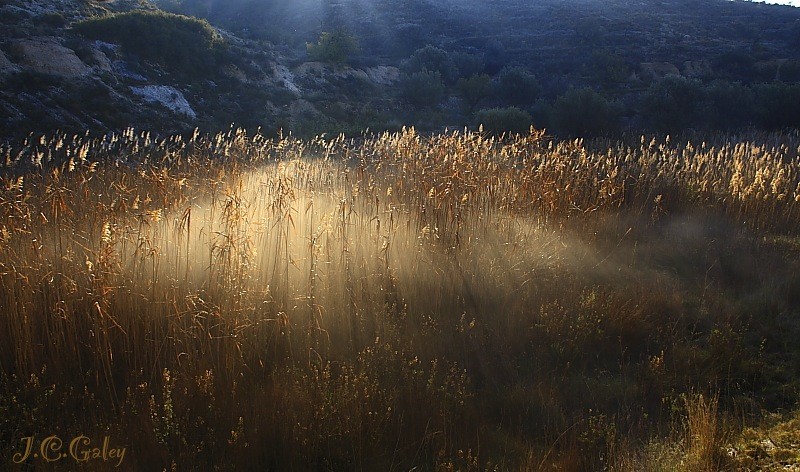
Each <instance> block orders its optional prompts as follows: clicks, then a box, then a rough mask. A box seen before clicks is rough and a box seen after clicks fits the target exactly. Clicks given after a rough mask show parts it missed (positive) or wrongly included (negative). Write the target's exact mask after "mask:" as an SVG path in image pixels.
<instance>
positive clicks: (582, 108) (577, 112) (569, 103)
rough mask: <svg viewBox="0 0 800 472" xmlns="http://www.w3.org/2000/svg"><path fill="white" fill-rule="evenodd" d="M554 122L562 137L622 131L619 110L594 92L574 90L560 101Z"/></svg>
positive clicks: (555, 107)
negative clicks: (565, 135)
mask: <svg viewBox="0 0 800 472" xmlns="http://www.w3.org/2000/svg"><path fill="white" fill-rule="evenodd" d="M550 118H551V122H552V125H553V127H554V128H555V129H556V131H558V132H560V133H563V134H568V135H581V136H596V135H599V134H602V133H605V132H609V131H613V130H615V129H616V128H617V127H618V124H619V123H618V122H619V110H618V107H617V106H616V104H615V103H612V102H609V101H608V100H606V99H605V97H603V96H602V95H600V94H599V93H597V92H595V91H594V90H592V89H590V88H582V89H571V90H569V91H568V92H567V93H565V94H564V95H562V96H560V97H558V99H556V102H555V103H554V104H553V109H552V111H551V116H550Z"/></svg>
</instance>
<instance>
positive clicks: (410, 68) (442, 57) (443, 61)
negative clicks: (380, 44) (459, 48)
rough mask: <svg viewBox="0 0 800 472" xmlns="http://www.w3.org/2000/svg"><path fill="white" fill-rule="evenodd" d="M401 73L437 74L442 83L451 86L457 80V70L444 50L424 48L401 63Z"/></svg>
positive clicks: (433, 47) (430, 47)
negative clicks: (429, 72)
mask: <svg viewBox="0 0 800 472" xmlns="http://www.w3.org/2000/svg"><path fill="white" fill-rule="evenodd" d="M401 68H402V70H403V72H405V73H407V74H414V73H417V72H422V71H426V70H427V71H431V72H438V73H439V75H440V76H441V78H442V80H443V81H444V83H446V84H448V85H452V84H454V83H455V81H456V80H457V79H458V68H457V67H456V64H455V62H453V60H452V58H451V57H450V55H449V54H448V53H447V51H445V50H444V49H440V48H437V47H435V46H430V45H428V46H425V47H424V48H422V49H418V50H417V51H416V52H414V54H412V55H411V57H410V58H408V59H406V60H405V61H403V64H402V66H401Z"/></svg>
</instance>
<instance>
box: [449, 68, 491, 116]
mask: <svg viewBox="0 0 800 472" xmlns="http://www.w3.org/2000/svg"><path fill="white" fill-rule="evenodd" d="M456 90H458V94H459V95H460V96H461V98H463V99H464V101H465V102H466V103H467V105H469V107H470V109H472V108H474V107H475V105H477V104H478V103H480V102H481V100H483V99H485V98H486V97H488V96H489V95H490V94H491V93H492V78H491V77H489V76H488V75H486V74H478V75H473V76H472V77H470V78H468V79H458V82H457V83H456Z"/></svg>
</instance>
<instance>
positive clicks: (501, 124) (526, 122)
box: [476, 107, 533, 134]
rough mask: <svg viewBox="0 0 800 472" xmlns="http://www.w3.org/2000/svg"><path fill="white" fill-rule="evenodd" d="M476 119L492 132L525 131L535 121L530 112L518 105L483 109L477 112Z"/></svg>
mask: <svg viewBox="0 0 800 472" xmlns="http://www.w3.org/2000/svg"><path fill="white" fill-rule="evenodd" d="M476 119H477V122H478V124H481V125H483V129H484V131H486V132H487V133H490V134H500V133H506V132H508V133H517V134H519V133H525V132H527V131H528V130H529V129H530V126H531V123H532V121H533V118H532V117H531V115H530V113H528V112H526V111H524V110H520V109H519V108H516V107H509V108H491V109H488V110H481V111H479V112H478V113H477V114H476Z"/></svg>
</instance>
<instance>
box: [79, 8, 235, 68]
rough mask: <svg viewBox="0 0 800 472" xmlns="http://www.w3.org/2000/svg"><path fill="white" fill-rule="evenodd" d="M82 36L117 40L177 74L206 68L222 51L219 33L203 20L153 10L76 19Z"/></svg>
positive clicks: (134, 52)
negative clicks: (79, 20) (82, 19)
mask: <svg viewBox="0 0 800 472" xmlns="http://www.w3.org/2000/svg"><path fill="white" fill-rule="evenodd" d="M75 29H76V30H77V31H78V32H79V33H81V34H83V35H84V36H86V37H88V38H92V39H99V40H103V41H108V42H112V43H117V44H120V45H121V46H122V48H123V50H125V51H126V52H127V53H130V54H134V55H136V56H139V57H140V58H141V59H143V60H146V61H152V62H154V63H156V64H158V65H160V66H162V67H163V68H164V69H166V70H167V71H169V72H171V73H173V74H176V75H179V76H187V77H188V76H191V75H193V74H197V73H201V72H206V73H207V72H209V71H212V70H214V68H215V67H216V66H217V65H218V63H219V62H220V57H221V55H222V52H223V51H224V49H225V48H224V43H223V41H222V38H221V36H220V35H219V34H218V33H217V32H216V30H214V28H212V27H211V25H209V24H208V22H207V21H205V20H200V19H197V18H190V17H187V16H182V15H173V14H171V13H164V12H154V11H133V12H127V13H119V14H114V15H110V16H105V17H101V18H91V19H88V20H84V21H81V22H79V23H78V24H77V25H76V26H75Z"/></svg>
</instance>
